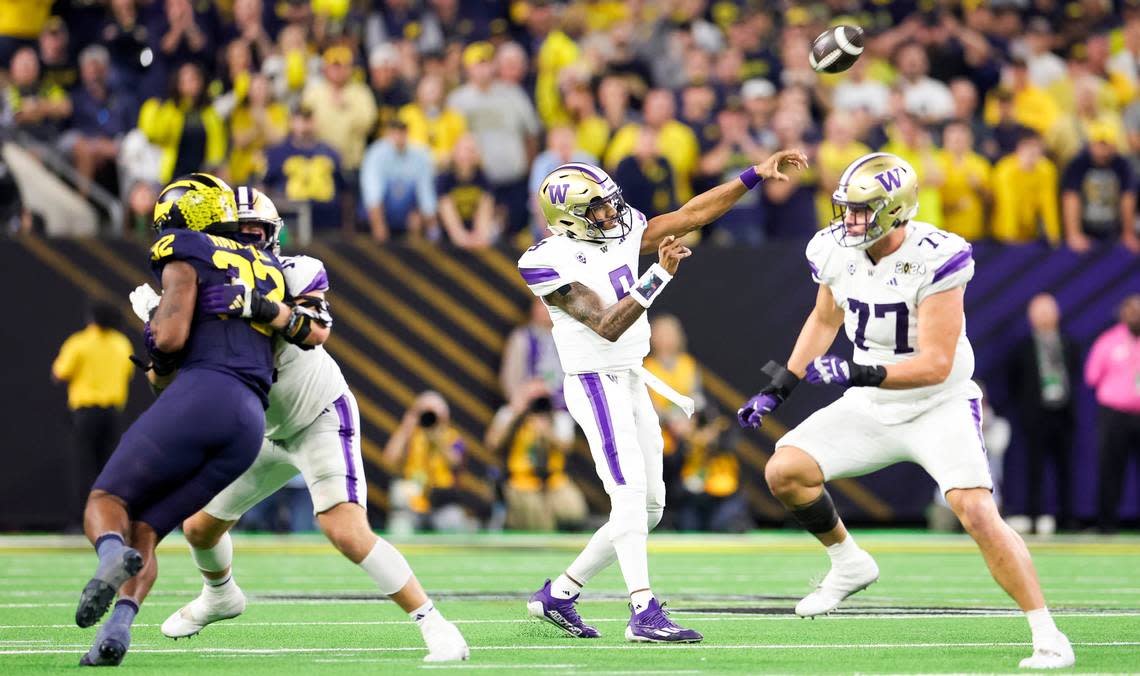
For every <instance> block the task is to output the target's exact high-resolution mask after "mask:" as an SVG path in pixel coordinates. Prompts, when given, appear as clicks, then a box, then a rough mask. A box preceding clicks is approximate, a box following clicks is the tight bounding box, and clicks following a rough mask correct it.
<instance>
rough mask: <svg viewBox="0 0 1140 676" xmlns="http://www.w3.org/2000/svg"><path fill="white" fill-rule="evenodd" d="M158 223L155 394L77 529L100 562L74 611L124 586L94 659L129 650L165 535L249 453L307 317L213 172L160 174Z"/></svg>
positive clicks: (90, 614) (151, 352) (116, 658)
mask: <svg viewBox="0 0 1140 676" xmlns="http://www.w3.org/2000/svg"><path fill="white" fill-rule="evenodd" d="M154 227H155V229H156V230H158V231H159V237H158V240H157V241H156V242H155V243H154V246H153V247H152V248H151V266H152V269H153V271H154V274H155V276H156V277H157V278H158V279H159V280H160V281H161V283H162V298H161V301H160V302H159V303H158V305H157V307H156V308H155V309H154V313H153V314H152V315H151V320H150V321H149V322H148V323H147V324H146V327H145V328H144V342H145V344H146V350H147V355H148V358H149V362H150V363H149V364H148V365H147V377H148V378H149V379H150V381H151V383H152V385H153V386H154V388H155V389H156V390H157V391H160V392H161V394H160V395H159V397H158V399H157V401H155V402H154V404H152V405H151V406H150V408H149V409H147V410H146V411H145V412H144V413H143V414H142V415H141V416H140V417H139V418H138V420H136V421H135V422H134V424H132V425H131V427H130V428H129V429H128V430H127V431H126V433H125V434H124V435H123V437H122V439H121V440H120V441H119V445H118V447H117V448H116V449H115V452H114V454H113V455H112V456H111V459H110V460H109V461H108V463H107V465H106V467H105V468H104V469H103V471H102V473H101V474H100V475H99V477H98V478H97V479H96V480H95V484H94V486H93V487H92V490H91V494H90V496H89V497H88V499H87V507H86V510H85V512H84V530H85V531H86V534H87V537H88V539H89V540H90V541H91V542H92V543H93V544H94V545H95V551H96V553H97V554H98V556H99V564H98V567H97V569H96V571H95V574H94V576H93V577H92V579H91V581H90V582H88V583H87V585H86V587H84V589H83V593H82V595H81V596H80V600H79V606H78V608H77V609H76V611H75V622H76V624H78V625H79V626H80V627H90V626H92V625H93V624H95V623H96V622H98V621H99V619H100V618H102V617H103V615H104V614H105V613H106V611H107V609H108V607H109V606H110V605H111V601H112V600H114V598H115V595H116V594H118V595H119V601H118V603H116V604H115V610H114V612H113V613H112V614H111V617H110V619H109V620H108V621H107V622H106V623H104V624H103V626H102V627H100V629H99V632H98V634H97V635H96V637H95V643H94V646H93V647H92V648H91V650H90V651H89V652H88V653H87V654H86V655H84V656H83V659H82V661H81V662H80V663H81V664H83V665H89V666H111V665H117V664H119V663H120V662H121V661H122V659H123V656H124V655H125V654H126V652H127V648H128V647H129V645H130V626H131V622H132V621H133V620H134V616H135V614H136V613H137V612H138V606H139V604H140V603H141V602H142V601H143V599H144V598H145V597H146V595H147V593H148V592H149V591H150V588H151V586H152V585H153V584H154V581H155V579H156V577H157V574H158V569H157V564H156V561H155V556H154V550H155V547H156V546H157V545H158V543H159V542H160V541H161V540H162V538H163V537H165V536H166V534H167V533H169V532H170V531H171V530H173V529H174V528H175V527H177V526H178V524H180V523H181V522H182V521H183V519H185V518H187V517H188V516H190V515H191V514H194V513H195V512H197V511H198V510H199V509H201V508H202V507H203V506H205V505H206V503H207V502H209V501H210V499H211V498H213V497H214V496H215V495H217V493H218V492H219V491H221V490H222V489H223V488H225V487H226V486H227V485H229V484H230V482H232V481H233V480H234V479H236V478H237V477H238V476H239V475H241V473H242V472H244V471H245V470H246V468H248V467H249V466H250V465H251V464H252V463H253V460H254V458H255V457H257V452H258V449H260V448H261V439H262V436H263V435H264V432H265V407H266V405H267V403H268V393H269V386H270V384H271V382H272V379H273V342H272V335H273V333H274V329H275V328H276V329H281V330H282V335H283V336H285V338H286V339H287V340H289V339H293V340H297V339H298V336H300V334H302V333H305V331H304V330H303V327H304V326H306V325H307V324H306V321H301V320H298V319H297V318H296V315H297V313H298V310H296V309H294V308H291V307H290V306H288V305H287V304H285V303H284V302H282V301H284V296H285V281H284V277H283V275H282V272H281V267H280V264H279V263H278V262H277V260H276V259H275V258H274V257H273V256H272V255H271V254H270V253H268V252H265V251H263V250H261V249H259V248H256V247H254V246H251V245H250V244H246V243H243V238H244V239H248V238H250V237H252V238H253V239H259V237H257V236H255V235H254V236H250V235H243V234H242V232H241V229H240V226H239V223H238V218H237V205H236V202H235V199H234V192H233V190H232V189H230V187H229V186H228V185H226V184H225V183H224V182H223V181H222V180H221V179H218V178H217V177H214V176H210V175H208V174H190V175H188V176H186V177H183V178H180V179H177V180H175V181H174V182H172V183H171V184H170V185H168V186H166V188H164V189H163V191H162V193H161V194H160V195H159V198H158V203H157V204H156V205H155V210H154ZM234 315H237V316H241V317H245V318H248V319H249V320H250V321H240V320H235V319H234V318H233V316H234ZM307 321H311V317H310V318H309V319H308V320H307ZM300 337H301V338H303V336H300ZM176 372H177V378H175V374H176Z"/></svg>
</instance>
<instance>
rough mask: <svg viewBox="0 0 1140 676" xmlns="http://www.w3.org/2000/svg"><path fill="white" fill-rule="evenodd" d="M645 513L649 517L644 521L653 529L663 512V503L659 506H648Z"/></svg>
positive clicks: (659, 521)
mask: <svg viewBox="0 0 1140 676" xmlns="http://www.w3.org/2000/svg"><path fill="white" fill-rule="evenodd" d="M646 513H647V516H648V517H649V518H648V519H646V522H645V523H646V525H647V526H649V530H653V529H654V528H656V527H657V524H659V523H661V517H662V516H664V514H665V507H664V506H663V505H662V506H659V507H648V508H646Z"/></svg>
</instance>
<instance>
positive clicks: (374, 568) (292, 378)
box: [132, 186, 468, 661]
mask: <svg viewBox="0 0 1140 676" xmlns="http://www.w3.org/2000/svg"><path fill="white" fill-rule="evenodd" d="M235 192H236V193H237V204H238V220H239V222H240V223H241V224H242V231H243V232H251V233H257V232H260V233H261V234H262V235H263V240H262V245H263V246H265V247H266V248H272V249H273V251H274V253H275V254H277V257H278V259H279V260H280V261H281V264H282V265H281V267H282V269H283V272H284V276H285V287H286V291H287V293H288V296H289V298H291V299H292V301H291V304H292V305H293V306H294V307H295V309H294V310H293V312H294V314H295V315H297V322H290V325H289V327H287V328H286V329H285V332H286V334H285V335H290V336H292V335H293V332H299V333H303V334H305V335H301V336H293V338H291V340H289V341H287V340H284V339H282V340H278V341H277V349H276V355H275V361H276V364H275V365H276V371H277V379H276V381H275V382H274V384H273V387H272V388H271V390H270V392H269V408H268V409H267V410H266V413H265V440H264V443H263V444H262V447H261V451H260V452H259V453H258V456H257V459H256V460H254V463H253V465H252V466H250V468H249V469H248V470H246V472H245V473H244V474H242V475H241V476H240V477H238V478H237V479H236V480H234V482H233V483H232V484H230V485H229V486H228V487H226V488H225V489H224V490H223V491H222V492H221V493H219V494H218V495H217V496H216V497H214V499H213V500H211V501H210V503H209V504H208V505H206V507H205V508H203V509H202V511H200V512H198V513H197V514H195V515H194V516H192V517H190V518H189V519H187V520H186V521H185V522H184V523H183V524H182V530H183V533H184V534H185V536H186V540H187V542H189V543H190V550H191V554H192V555H193V557H194V561H195V563H196V564H197V565H198V568H199V570H201V572H202V577H203V579H204V581H205V584H204V585H203V589H202V593H201V594H200V595H199V596H198V598H196V599H194V600H193V601H191V602H190V603H188V604H187V605H185V606H183V607H182V608H181V609H180V610H178V611H177V612H175V613H174V614H173V615H171V616H170V617H169V618H168V619H167V620H166V621H165V622H164V623H163V624H162V633H163V634H165V635H166V636H169V637H171V638H176V639H177V638H181V637H184V636H191V635H194V634H197V633H198V632H199V631H201V630H202V629H203V628H204V627H205V626H206V625H208V624H210V623H212V622H217V621H219V620H224V619H229V618H232V617H237V616H238V615H239V614H241V613H242V611H244V610H245V595H244V594H243V593H242V591H241V589H240V588H238V586H237V584H236V583H235V582H234V578H233V573H232V561H233V543H232V541H231V539H230V535H229V529H230V528H231V527H233V525H234V524H235V523H237V521H238V520H239V519H240V518H241V517H242V515H243V514H245V513H246V512H247V511H249V509H250V508H252V507H253V506H254V505H256V504H257V503H259V502H261V501H262V500H263V499H265V498H266V497H268V496H270V495H272V494H273V493H275V492H277V490H278V489H280V488H281V487H282V486H283V485H285V483H286V482H288V481H289V480H290V479H291V478H293V477H294V476H295V475H296V474H297V473H298V472H300V473H301V475H302V476H303V477H304V479H305V483H306V484H307V485H308V488H309V493H310V494H311V496H312V500H313V510H314V512H315V513H316V515H317V522H318V524H319V525H320V527H321V530H322V531H324V533H325V535H326V536H327V537H328V539H329V541H330V542H331V543H332V544H333V545H334V546H335V547H336V548H337V549H338V550H339V551H340V552H341V553H342V554H344V555H345V556H346V557H348V558H349V559H350V560H351V561H352V562H353V563H355V564H357V565H359V566H360V567H361V568H363V569H364V571H365V572H366V573H368V575H369V576H370V577H371V578H372V579H373V580H374V581H375V582H376V584H377V586H378V587H379V588H380V591H381V592H383V593H384V594H387V595H388V596H390V597H391V598H392V600H393V601H395V602H396V603H397V605H399V606H400V607H401V608H403V609H404V610H405V611H406V612H408V614H409V615H410V616H411V618H412V619H413V620H414V621H415V622H416V623H417V624H418V625H419V627H420V629H421V632H422V634H423V637H424V640H425V642H426V644H427V646H428V651H429V652H428V656H427V658H426V660H428V661H446V660H461V659H467V656H468V648H467V645H466V643H465V642H464V640H463V637H462V636H461V635H460V633H459V630H458V629H456V628H455V626H454V625H453V624H451V623H450V622H448V621H447V620H446V619H444V618H443V616H442V614H440V612H439V611H438V610H436V609H435V607H434V605H433V604H432V602H431V600H430V599H429V598H428V597H427V595H426V594H425V593H424V590H423V588H422V587H421V586H420V583H419V581H418V580H417V579H416V577H415V575H414V574H412V570H411V568H410V567H409V566H408V562H407V560H405V559H404V557H403V555H401V554H400V553H399V552H398V551H397V550H396V549H395V548H394V547H393V546H392V545H391V544H389V543H388V542H386V541H385V540H383V539H382V538H380V537H378V536H377V535H376V534H375V533H373V532H372V529H371V528H370V527H369V525H368V518H367V512H366V509H367V507H366V504H367V502H366V501H367V493H368V487H367V484H366V481H365V477H364V462H363V460H362V458H361V454H360V413H359V411H358V410H357V406H356V399H355V398H354V397H353V396H352V392H351V391H350V390H349V389H348V383H346V382H345V379H344V376H343V374H341V371H340V367H339V366H338V365H337V363H336V361H334V360H333V358H332V357H331V356H330V355H329V353H328V352H326V351H325V349H324V347H322V346H321V343H323V342H324V340H325V339H327V337H328V334H329V327H330V326H331V324H332V319H331V316H330V315H329V314H328V306H327V304H326V303H325V300H324V295H325V292H327V291H328V288H329V282H328V275H327V274H326V272H325V267H324V264H323V263H321V262H320V261H319V260H317V259H315V258H311V257H309V256H281V255H280V253H279V251H278V249H279V244H278V238H279V234H280V230H281V227H282V221H281V218H280V216H279V215H278V213H277V208H276V207H275V206H274V205H273V202H272V201H271V200H270V199H269V198H268V197H267V196H266V195H264V194H262V193H261V192H259V191H257V190H254V189H252V188H248V187H244V186H243V187H239V188H237V189H236V191H235ZM140 288H141V287H140ZM132 300H133V299H132ZM306 320H307V322H306ZM302 322H306V324H305V325H301V324H302ZM306 336H308V338H307V339H306ZM298 338H300V339H304V340H298Z"/></svg>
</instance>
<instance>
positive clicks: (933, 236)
mask: <svg viewBox="0 0 1140 676" xmlns="http://www.w3.org/2000/svg"><path fill="white" fill-rule="evenodd" d="M807 259H808V265H809V266H811V271H812V278H813V279H815V281H816V282H819V283H822V284H827V286H828V287H829V288H830V289H831V293H832V295H834V296H835V302H836V304H837V305H839V306H840V307H842V308H843V309H844V312H845V315H846V316H845V320H844V324H845V328H846V331H847V338H848V339H849V340H850V341H851V343H852V345H854V346H855V354H854V361H855V363H856V364H865V365H870V366H877V365H888V364H897V363H899V362H901V361H905V360H907V359H911V358H913V357H914V356H915V355H916V354H917V351H918V306H919V305H920V304H921V303H922V301H923V300H925V299H926V298H927V297H928V296H931V295H933V294H936V293H939V292H942V291H947V290H949V289H953V288H955V287H959V286H965V285H966V283H967V282H969V281H970V279H971V278H972V277H973V276H974V259H973V255H972V247H971V246H970V244H969V243H968V242H966V240H964V239H962V238H961V237H959V236H958V235H954V234H951V233H949V232H945V231H943V230H939V229H938V228H936V227H934V226H933V225H930V224H929V223H922V222H919V221H911V222H910V223H909V224H908V225H907V226H906V239H905V240H903V243H902V245H901V246H900V247H899V248H898V249H897V250H896V251H895V252H894V253H892V254H891V255H889V256H887V257H885V258H883V259H882V260H880V261H879V262H878V264H874V263H872V262H871V258H870V257H869V256H868V255H867V253H866V252H865V251H860V250H858V249H855V248H851V247H844V246H840V245H839V243H838V242H837V241H836V240H835V238H834V235H833V234H832V233H831V232H830V231H829V230H821V231H820V232H818V233H816V235H815V236H814V237H812V239H811V241H810V242H808V247H807ZM973 375H974V350H973V348H972V347H971V346H970V340H969V339H968V338H967V337H966V324H965V319H964V318H963V322H962V333H961V335H959V336H958V345H957V349H956V351H955V353H954V365H953V367H952V368H951V370H950V375H949V377H947V378H946V380H945V381H944V382H942V383H939V384H937V385H930V386H928V387H919V388H914V389H908V390H888V389H882V388H873V387H860V388H851V389H850V390H848V395H849V396H856V397H866V398H867V399H868V401H869V402H870V403H871V404H872V406H871V409H872V410H871V411H870V412H871V413H872V414H873V415H874V416H875V417H876V418H878V419H879V420H881V421H882V422H884V423H888V424H893V423H898V422H904V421H906V420H910V419H911V418H914V417H915V416H917V415H918V414H920V413H922V412H923V411H926V410H928V409H929V408H930V407H931V406H934V405H936V404H938V403H939V402H942V401H945V400H947V399H949V398H953V397H958V396H964V397H966V398H976V397H980V396H981V391H980V390H979V388H978V386H977V385H975V384H974V382H973V381H972V380H971V378H972V377H973Z"/></svg>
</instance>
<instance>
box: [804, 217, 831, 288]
mask: <svg viewBox="0 0 1140 676" xmlns="http://www.w3.org/2000/svg"><path fill="white" fill-rule="evenodd" d="M835 246H836V244H835V242H833V241H832V240H831V233H830V232H829V231H827V230H821V231H819V232H817V233H815V235H814V236H813V237H812V238H811V240H809V241H808V245H807V251H805V252H804V255H805V256H806V257H807V265H808V269H809V270H811V278H812V280H813V281H814V282H815V283H816V284H827V285H828V286H834V285H835V284H834V282H835V279H834V278H835V271H834V270H832V269H831V268H832V267H834V266H833V265H829V263H830V262H831V253H832V251H833V250H834V248H835Z"/></svg>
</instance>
